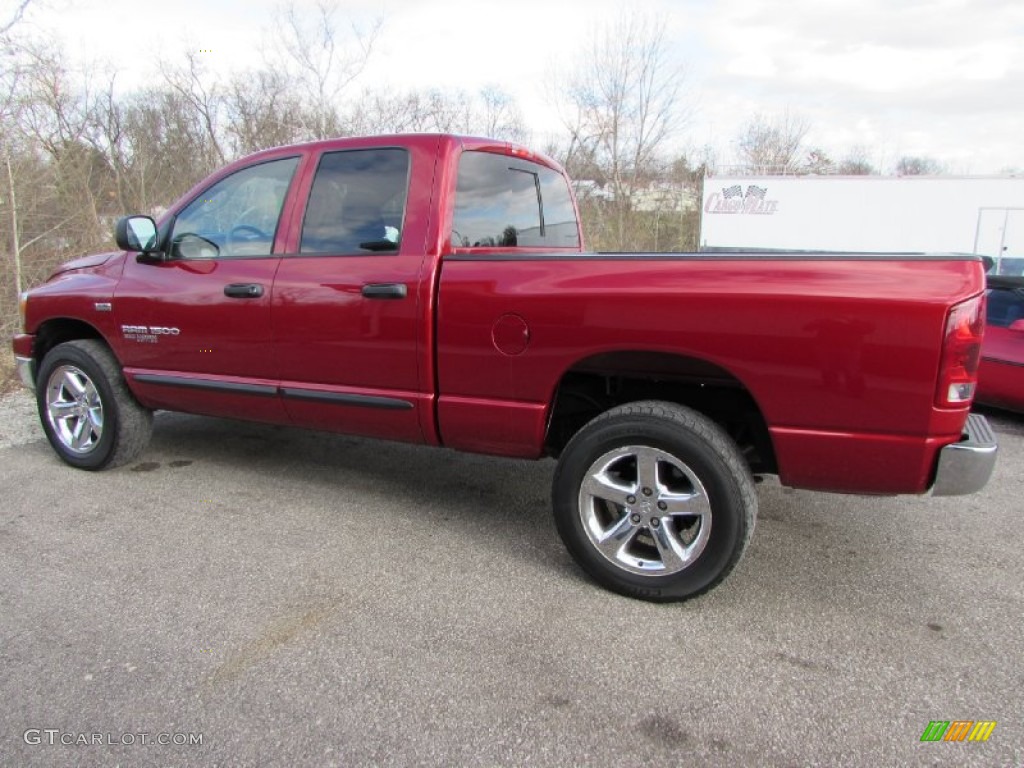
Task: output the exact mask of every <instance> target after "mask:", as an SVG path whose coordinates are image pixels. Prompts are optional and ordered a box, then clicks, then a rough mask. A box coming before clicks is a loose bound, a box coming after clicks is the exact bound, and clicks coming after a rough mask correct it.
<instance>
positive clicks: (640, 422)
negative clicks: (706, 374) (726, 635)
mask: <svg viewBox="0 0 1024 768" xmlns="http://www.w3.org/2000/svg"><path fill="white" fill-rule="evenodd" d="M652 473H653V474H652ZM652 477H653V478H654V480H653V481H651V480H650V478H652ZM644 479H646V480H647V481H648V482H643V481H644ZM645 489H646V490H647V491H648V492H649V495H646V496H645V494H644V490H645ZM602 494H603V495H602ZM552 497H553V503H554V504H553V505H554V512H555V523H556V525H557V527H558V533H559V535H560V536H561V537H562V541H563V542H564V544H565V546H566V548H567V549H568V550H569V552H570V554H572V556H573V558H574V559H575V560H576V562H577V563H578V564H579V565H580V566H581V567H582V568H583V570H585V571H586V572H587V573H588V574H590V576H591V577H592V578H593V579H594V580H595V581H597V582H598V583H600V584H601V585H603V586H605V587H607V588H608V589H611V590H612V591H614V592H618V593H620V594H623V595H626V596H628V597H635V598H639V599H642V600H650V601H654V602H670V601H678V600H686V599H688V598H691V597H696V596H697V595H700V594H703V593H704V592H707V591H708V590H709V589H711V588H712V587H714V586H715V585H716V584H718V583H719V582H720V581H721V580H722V579H724V578H725V577H726V576H727V575H728V574H729V572H730V571H731V570H732V569H733V567H734V566H735V565H736V563H738V562H739V560H740V557H742V555H743V552H744V550H745V549H746V547H747V544H748V543H749V541H750V537H751V535H752V534H753V532H754V522H755V519H756V517H757V494H756V493H755V491H754V483H753V478H752V477H751V475H750V470H749V468H748V467H747V464H746V462H745V461H744V460H743V457H742V456H741V455H740V452H739V450H738V449H737V447H736V445H735V443H734V442H733V441H732V440H731V439H730V438H729V436H728V435H727V434H726V433H725V432H724V431H723V430H722V429H721V428H720V427H719V426H718V425H717V424H715V423H714V422H713V421H711V420H710V419H708V418H707V417H705V416H703V415H702V414H700V413H697V412H696V411H693V410H691V409H689V408H685V407H683V406H680V405H675V404H674V403H667V402H661V401H654V400H652V401H642V402H636V403H629V404H627V405H622V406H619V407H617V408H613V409H611V410H609V411H606V412H605V413H603V414H601V415H600V416H598V417H596V418H595V419H593V420H592V421H590V422H589V423H588V424H586V425H585V426H584V427H583V428H582V429H581V430H580V431H579V432H577V433H576V435H575V436H574V437H573V438H572V440H570V441H569V444H568V445H567V446H566V447H565V450H564V451H563V452H562V455H561V457H560V459H559V462H558V468H557V470H556V471H555V478H554V483H553V487H552ZM616 500H617V501H616ZM661 504H664V505H665V506H664V507H663V508H660V507H659V505H661Z"/></svg>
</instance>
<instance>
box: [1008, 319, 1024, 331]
mask: <svg viewBox="0 0 1024 768" xmlns="http://www.w3.org/2000/svg"><path fill="white" fill-rule="evenodd" d="M1010 330H1011V331H1013V332H1015V333H1024V320H1014V321H1013V322H1012V323H1010Z"/></svg>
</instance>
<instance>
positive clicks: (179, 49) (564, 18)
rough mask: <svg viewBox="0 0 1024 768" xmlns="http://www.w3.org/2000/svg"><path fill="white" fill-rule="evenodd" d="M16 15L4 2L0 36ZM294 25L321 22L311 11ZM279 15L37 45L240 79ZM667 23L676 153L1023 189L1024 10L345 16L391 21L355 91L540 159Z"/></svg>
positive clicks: (73, 23) (380, 11)
mask: <svg viewBox="0 0 1024 768" xmlns="http://www.w3.org/2000/svg"><path fill="white" fill-rule="evenodd" d="M14 5H15V0H0V11H2V12H3V13H0V20H2V19H5V18H7V15H8V14H7V12H8V11H9V10H10V9H12V8H13V7H14ZM295 5H296V8H298V9H299V10H300V11H301V10H303V9H312V8H313V7H314V3H313V2H310V1H309V0H296V2H295ZM280 7H281V3H280V1H279V0H174V2H168V3H150V2H147V0H31V2H30V5H29V8H28V11H27V13H26V15H25V18H24V19H23V20H22V22H21V29H22V30H25V31H27V32H29V33H31V34H34V35H38V36H42V37H44V38H45V39H48V40H52V41H54V43H55V44H57V43H59V44H61V45H63V46H64V47H65V48H66V50H67V52H68V53H69V55H70V56H71V57H72V58H73V59H75V60H77V61H88V62H92V63H94V64H95V63H98V64H104V65H106V66H109V67H112V68H114V69H116V70H117V71H118V82H119V83H120V84H121V85H122V86H124V87H134V86H136V85H137V84H144V83H146V82H147V80H149V79H155V78H157V77H158V76H159V74H158V73H159V66H160V63H161V62H163V63H165V64H170V65H171V66H175V65H180V64H181V63H182V62H183V56H184V54H185V52H186V51H187V50H195V51H200V50H201V51H204V52H208V53H203V54H202V55H203V57H204V59H203V61H204V63H206V64H208V66H209V67H210V68H211V69H212V70H215V71H218V72H223V73H228V72H231V71H232V70H238V69H244V68H246V67H247V66H252V65H256V64H258V63H259V62H260V60H261V59H260V56H261V53H260V52H261V50H265V49H266V45H267V42H268V39H269V36H270V35H271V34H272V30H273V29H274V24H275V11H276V10H277V9H279V8H280ZM636 8H642V9H643V10H644V11H645V12H646V13H651V14H659V15H660V17H661V19H662V23H663V28H664V32H665V38H666V43H667V50H668V56H669V58H670V62H671V64H673V65H674V66H677V67H679V69H680V70H681V72H682V73H683V74H682V76H681V77H682V80H681V88H680V94H681V96H682V101H683V103H684V105H685V107H686V110H685V111H686V112H687V113H688V117H686V119H685V120H680V122H679V125H678V132H677V136H676V138H675V141H676V143H677V145H678V147H679V148H680V149H681V150H684V151H691V152H696V151H700V149H701V148H702V147H711V148H712V149H713V150H714V153H715V157H716V158H717V160H718V163H719V165H720V166H728V165H729V164H730V163H732V162H735V161H736V146H735V138H736V135H737V134H738V132H739V130H740V128H741V127H742V125H743V124H744V123H745V122H746V121H747V120H748V119H749V118H750V117H751V115H753V114H755V113H761V114H764V115H767V116H772V115H779V114H781V113H783V112H784V111H786V110H788V111H789V112H790V114H792V115H795V116H797V117H799V118H800V119H801V120H803V121H804V122H806V123H807V124H808V125H809V131H808V134H807V137H806V144H807V145H808V146H811V147H820V148H822V149H824V150H825V151H826V153H827V154H828V155H829V156H830V157H833V158H835V159H842V158H843V157H845V156H846V155H848V154H850V153H851V152H854V151H860V152H862V153H863V154H864V156H865V157H866V158H867V159H868V160H869V162H871V163H872V164H873V165H875V166H876V167H879V168H881V169H882V170H891V169H892V167H893V166H894V165H895V162H896V161H897V159H898V158H900V157H902V156H907V155H912V156H917V155H925V156H929V157H932V158H934V159H936V160H938V161H940V162H941V163H942V164H943V165H944V166H945V168H946V169H947V170H948V171H949V172H951V173H955V174H965V175H966V174H975V175H983V174H993V173H999V172H1002V171H1005V170H1007V169H1016V170H1017V171H1018V172H1024V2H1022V0H927V1H919V0H787V1H786V2H778V1H771V0H645V2H643V3H642V4H640V3H637V2H635V1H634V2H633V3H628V4H627V3H626V2H624V0H513V1H510V0H504V1H503V2H500V3H498V2H491V1H490V0H475V1H474V2H469V1H468V0H429V1H427V0H379V1H377V0H340V2H339V9H340V14H339V17H344V18H350V19H352V20H353V21H354V22H355V23H357V24H361V25H363V26H367V25H369V24H370V23H371V22H372V20H373V19H374V18H379V19H381V20H382V22H383V26H382V30H381V32H380V36H379V38H378V41H377V45H376V47H375V50H374V54H373V56H372V57H371V59H370V62H369V65H368V66H367V68H366V70H365V71H364V72H363V74H362V76H361V77H360V80H359V81H358V83H357V86H356V87H357V88H359V89H361V88H368V89H373V90H380V89H384V90H386V89H395V90H407V89H410V88H441V89H446V90H454V89H462V90H467V91H473V90H476V89H478V88H480V87H483V86H486V85H499V86H501V87H502V88H503V89H504V90H506V91H507V92H508V93H510V94H511V95H513V96H514V97H515V98H516V100H517V102H518V105H519V107H520V109H521V111H522V113H523V116H524V118H525V121H526V123H527V124H528V126H529V128H530V129H531V131H532V133H533V142H532V143H534V144H535V145H536V146H537V147H538V148H541V147H543V146H544V144H545V143H546V142H547V140H548V139H549V138H551V137H552V136H553V135H554V134H555V133H556V132H557V130H558V127H559V123H558V117H557V110H556V108H555V105H554V102H553V100H552V94H551V87H550V83H551V82H552V79H553V75H556V74H557V73H559V72H564V71H566V69H567V68H570V67H571V66H572V64H573V62H574V61H575V60H576V59H577V57H578V56H579V55H580V54H581V52H582V51H584V50H586V48H587V45H588V42H589V40H590V39H591V38H592V36H593V35H594V34H595V32H596V31H597V30H598V29H600V28H601V27H603V26H606V25H611V24H614V22H615V21H616V20H617V19H618V18H620V16H621V15H622V13H623V12H624V11H626V10H629V9H636Z"/></svg>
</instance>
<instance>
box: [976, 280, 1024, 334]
mask: <svg viewBox="0 0 1024 768" xmlns="http://www.w3.org/2000/svg"><path fill="white" fill-rule="evenodd" d="M1022 318H1024V288H1017V289H1016V290H1007V289H1003V288H989V290H988V301H987V304H986V317H985V322H986V323H987V324H988V325H992V326H995V327H997V328H1009V327H1010V325H1011V324H1012V323H1014V322H1016V321H1017V320H1020V319H1022Z"/></svg>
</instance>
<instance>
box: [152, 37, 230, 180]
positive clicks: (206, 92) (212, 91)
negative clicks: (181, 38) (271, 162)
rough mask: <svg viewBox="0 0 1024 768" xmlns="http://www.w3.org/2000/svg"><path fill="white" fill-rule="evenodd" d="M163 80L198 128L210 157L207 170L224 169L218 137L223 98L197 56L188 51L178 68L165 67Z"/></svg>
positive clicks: (225, 156)
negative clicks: (221, 166) (219, 166)
mask: <svg viewBox="0 0 1024 768" xmlns="http://www.w3.org/2000/svg"><path fill="white" fill-rule="evenodd" d="M163 74H164V80H165V82H166V83H167V86H168V87H169V88H170V90H171V92H173V93H174V94H176V95H177V96H178V98H179V99H180V100H181V102H182V103H183V104H184V105H185V106H186V107H187V117H188V119H190V120H192V121H194V122H195V124H196V125H197V126H198V127H199V128H200V130H201V132H202V134H203V136H204V137H205V138H204V140H205V143H206V146H207V149H208V151H209V153H210V161H211V162H210V166H211V167H213V166H217V165H223V164H224V162H225V161H226V160H227V154H226V153H225V151H224V148H223V147H222V146H221V143H222V139H221V133H220V122H221V111H222V102H223V97H222V95H221V92H220V91H221V89H220V86H219V84H218V83H217V81H216V80H215V79H214V78H213V77H212V76H211V75H210V74H209V73H208V72H207V71H206V69H205V68H204V67H203V63H202V62H201V61H200V58H199V54H198V53H197V52H196V51H194V50H190V51H188V52H187V53H186V54H185V64H184V66H181V67H177V68H174V67H166V66H165V67H164V70H163Z"/></svg>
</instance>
